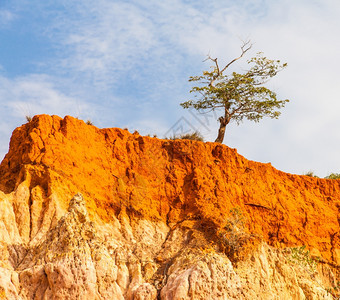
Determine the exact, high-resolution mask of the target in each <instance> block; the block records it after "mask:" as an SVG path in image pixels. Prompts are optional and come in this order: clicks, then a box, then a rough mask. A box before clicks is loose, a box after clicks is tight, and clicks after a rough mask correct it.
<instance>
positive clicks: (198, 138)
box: [170, 131, 204, 142]
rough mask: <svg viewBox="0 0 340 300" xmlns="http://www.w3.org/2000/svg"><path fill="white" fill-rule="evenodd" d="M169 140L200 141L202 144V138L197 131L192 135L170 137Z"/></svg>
mask: <svg viewBox="0 0 340 300" xmlns="http://www.w3.org/2000/svg"><path fill="white" fill-rule="evenodd" d="M170 139H171V140H192V141H200V142H204V138H203V136H202V134H201V133H200V132H199V131H195V132H192V133H186V134H182V135H174V136H172V137H170Z"/></svg>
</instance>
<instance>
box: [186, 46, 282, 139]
mask: <svg viewBox="0 0 340 300" xmlns="http://www.w3.org/2000/svg"><path fill="white" fill-rule="evenodd" d="M251 47H252V44H251V43H250V41H247V42H244V43H243V45H242V46H241V55H240V56H239V57H237V58H234V59H233V60H232V61H230V62H229V63H228V64H226V65H225V66H224V67H222V68H221V67H220V65H219V63H218V61H217V58H212V57H210V56H208V57H207V59H206V60H210V61H212V62H213V63H214V64H213V66H212V67H211V69H212V71H204V72H203V75H201V76H191V77H190V79H189V81H192V82H198V83H199V85H198V86H194V87H193V88H192V89H191V91H190V93H195V98H196V100H189V101H186V102H183V103H181V106H182V107H183V108H191V107H193V108H195V109H196V110H198V111H201V112H203V113H207V112H210V111H214V110H216V111H220V110H222V116H221V117H220V118H219V119H218V120H219V122H220V128H219V130H218V136H217V138H216V140H215V142H218V143H222V142H223V139H224V135H225V130H226V126H227V125H228V124H229V123H230V122H231V121H236V123H237V124H240V123H241V122H242V121H243V119H248V120H251V121H255V122H258V121H260V119H262V118H263V117H264V116H269V117H271V118H275V119H277V118H278V117H279V115H280V112H279V111H278V110H279V109H280V108H282V107H284V106H285V104H286V102H289V100H277V98H276V93H274V92H273V91H271V90H270V89H268V88H266V87H265V86H264V84H265V83H267V82H268V80H269V79H270V78H271V77H274V76H275V75H276V74H277V73H278V72H279V71H281V70H282V69H284V68H285V67H286V66H287V64H286V63H283V64H281V63H280V61H279V60H270V59H267V58H266V57H264V56H263V54H262V53H258V54H257V56H255V57H253V58H251V59H250V60H248V64H249V65H250V68H249V69H248V70H247V71H245V72H244V73H243V74H239V73H236V72H233V73H231V74H230V75H225V74H224V73H225V71H226V70H227V69H228V68H229V67H230V65H232V64H233V63H234V62H236V61H237V60H239V59H240V58H242V57H243V56H244V54H245V53H246V52H247V51H249V50H250V49H251Z"/></svg>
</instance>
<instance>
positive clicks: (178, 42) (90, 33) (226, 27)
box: [0, 0, 340, 177]
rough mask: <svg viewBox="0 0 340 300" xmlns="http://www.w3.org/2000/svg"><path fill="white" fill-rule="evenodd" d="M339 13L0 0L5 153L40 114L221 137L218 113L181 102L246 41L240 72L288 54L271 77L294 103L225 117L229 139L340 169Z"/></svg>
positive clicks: (155, 2) (276, 159)
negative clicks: (253, 118) (235, 118)
mask: <svg viewBox="0 0 340 300" xmlns="http://www.w3.org/2000/svg"><path fill="white" fill-rule="evenodd" d="M339 16H340V2H339V1H338V0H298V1H296V0H239V1H231V0H223V1H222V0H201V1H194V0H162V1H159V0H147V1H146V0H125V1H120V0H96V1H90V0H82V1H74V0H65V1H64V0H54V1H51V0H44V1H43V0H40V1H38V0H0V105H1V106H0V159H2V158H3V157H4V155H5V154H6V153H7V151H8V146H9V140H10V136H11V133H12V131H13V130H14V129H15V128H16V127H18V126H21V125H22V124H23V123H25V122H26V116H34V115H37V114H51V115H59V116H61V117H63V116H65V115H71V116H74V117H78V118H80V119H83V120H85V121H86V120H91V121H92V122H93V124H94V125H95V126H97V127H100V128H104V127H120V128H128V129H129V130H130V132H133V131H135V130H137V131H138V132H139V133H140V134H142V135H147V134H151V135H154V134H156V135H157V136H158V137H160V138H163V137H164V136H170V135H173V134H181V133H186V132H191V131H194V130H198V131H200V132H201V133H202V135H203V136H204V138H205V140H206V141H214V140H215V138H216V136H217V130H218V121H217V119H218V117H219V116H220V115H218V113H209V114H206V115H202V114H199V113H198V112H196V111H194V110H184V109H183V108H182V107H181V106H180V103H181V102H184V101H187V100H189V99H192V98H193V97H192V94H190V93H189V92H190V89H191V88H192V83H190V82H188V79H189V76H194V75H200V74H201V73H202V72H203V71H204V70H208V69H209V67H210V65H211V64H210V63H209V61H204V60H205V58H206V57H207V55H210V56H211V57H217V58H218V59H219V62H220V64H223V63H227V62H229V61H230V60H232V59H233V58H235V57H237V56H239V54H240V46H241V45H242V41H247V40H250V41H251V42H252V44H253V47H252V49H251V50H250V51H249V52H247V55H246V57H244V58H242V60H239V61H238V62H237V63H235V64H234V65H235V66H234V68H236V69H235V70H241V71H242V70H244V68H245V67H246V61H247V60H248V59H250V58H251V57H253V56H255V55H256V53H258V52H263V53H264V55H265V56H266V57H268V58H270V59H279V60H281V61H282V62H286V63H288V67H287V68H286V69H285V70H283V71H282V72H280V73H279V74H278V75H277V76H276V77H275V78H273V79H272V80H271V81H270V82H269V83H268V87H269V88H271V89H272V90H274V91H275V92H276V93H277V96H278V98H279V99H289V100H290V102H289V103H288V104H287V105H286V107H285V108H283V109H282V110H281V112H282V114H281V116H280V118H279V119H277V120H275V119H274V120H272V119H269V118H268V119H262V120H261V121H260V122H259V123H253V122H250V121H244V123H242V124H240V125H239V126H237V124H234V123H233V124H230V125H228V127H227V131H226V137H225V140H224V144H226V145H227V146H229V147H232V148H236V149H237V151H238V153H240V154H241V155H243V156H244V157H246V158H247V159H251V160H255V161H259V162H264V163H268V162H270V163H271V164H272V165H273V166H274V167H275V168H277V169H279V170H282V171H284V172H289V173H294V174H304V173H306V172H309V171H313V172H314V173H315V174H316V175H318V176H320V177H324V176H327V175H328V174H330V173H332V172H334V173H340V155H339V146H340V130H339V113H340V99H339V98H340V97H339V92H338V87H339V83H340V71H339V70H340V61H339V59H337V57H338V56H339V53H340V35H339V32H338V31H339V28H340V18H339ZM237 68H238V69H237ZM231 70H232V69H231Z"/></svg>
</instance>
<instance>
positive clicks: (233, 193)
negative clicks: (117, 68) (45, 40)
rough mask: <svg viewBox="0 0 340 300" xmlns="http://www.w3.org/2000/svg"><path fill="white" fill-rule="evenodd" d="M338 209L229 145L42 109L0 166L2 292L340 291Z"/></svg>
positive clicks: (308, 186)
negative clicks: (99, 124)
mask: <svg viewBox="0 0 340 300" xmlns="http://www.w3.org/2000/svg"><path fill="white" fill-rule="evenodd" d="M339 208H340V181H339V180H331V179H319V178H312V177H308V176H299V175H292V174H288V173H284V172H281V171H278V170H276V169H275V168H274V167H272V166H271V165H270V164H263V163H258V162H254V161H250V160H247V159H245V158H244V157H242V156H241V155H239V154H238V153H237V151H236V150H235V149H231V148H229V147H227V146H225V145H221V144H217V143H203V142H196V141H189V140H161V139H157V138H151V137H144V136H140V135H139V134H138V133H135V134H131V133H129V132H128V131H126V130H122V129H118V128H105V129H98V128H96V127H95V126H92V125H87V124H85V123H84V122H83V121H81V120H78V119H76V118H72V117H69V116H66V117H65V118H63V119H62V118H60V117H58V116H48V115H39V116H35V117H34V118H33V119H32V121H31V122H29V123H27V124H24V125H22V126H21V127H19V128H17V129H16V130H15V131H14V132H13V135H12V138H11V141H10V148H9V152H8V154H7V155H6V156H5V158H4V160H3V161H2V163H1V165H0V236H1V244H0V253H1V255H0V260H1V261H0V298H1V297H3V298H5V299H169V300H170V299H333V297H335V296H336V289H337V287H338V281H340V272H339V266H340V235H339V220H340V214H339ZM302 246H303V247H302ZM304 247H306V248H304ZM305 249H306V250H305ZM307 249H308V250H309V252H307Z"/></svg>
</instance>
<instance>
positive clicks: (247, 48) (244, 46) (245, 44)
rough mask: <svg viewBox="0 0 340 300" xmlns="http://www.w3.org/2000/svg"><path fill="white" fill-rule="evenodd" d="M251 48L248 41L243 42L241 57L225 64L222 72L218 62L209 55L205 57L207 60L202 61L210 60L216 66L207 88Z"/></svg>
mask: <svg viewBox="0 0 340 300" xmlns="http://www.w3.org/2000/svg"><path fill="white" fill-rule="evenodd" d="M252 46H253V44H252V43H251V42H250V40H248V41H246V42H243V45H242V46H241V55H240V56H239V57H236V58H234V59H233V60H232V61H230V62H229V63H228V64H226V65H225V66H224V68H222V70H221V69H220V67H219V65H218V62H217V58H212V57H211V56H210V55H207V58H206V59H205V60H204V61H207V60H211V61H213V62H214V63H215V66H216V71H217V72H216V74H215V75H214V76H213V78H212V79H211V80H210V82H209V86H213V83H214V82H215V81H216V79H217V78H218V77H220V76H221V75H223V72H224V71H225V70H226V69H227V68H228V67H229V66H230V65H231V64H233V63H234V62H235V61H237V60H239V59H240V58H242V57H243V56H244V54H245V53H246V52H247V51H249V50H250V49H251V47H252Z"/></svg>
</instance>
